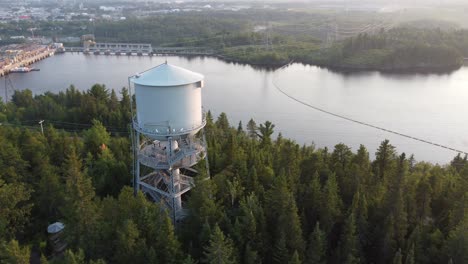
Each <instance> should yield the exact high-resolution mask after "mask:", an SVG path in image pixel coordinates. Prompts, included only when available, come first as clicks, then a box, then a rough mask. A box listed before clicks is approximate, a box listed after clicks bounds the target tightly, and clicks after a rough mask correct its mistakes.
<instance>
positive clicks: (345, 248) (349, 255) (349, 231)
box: [340, 213, 360, 264]
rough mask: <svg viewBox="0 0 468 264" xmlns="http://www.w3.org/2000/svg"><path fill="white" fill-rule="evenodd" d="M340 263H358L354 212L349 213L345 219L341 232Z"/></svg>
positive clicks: (357, 242) (357, 241)
mask: <svg viewBox="0 0 468 264" xmlns="http://www.w3.org/2000/svg"><path fill="white" fill-rule="evenodd" d="M340 255H341V263H348V264H355V263H360V259H359V255H360V254H359V240H358V234H357V232H356V223H355V216H354V213H351V214H350V215H349V216H348V219H347V220H346V224H345V226H344V230H343V234H342V236H341V240H340Z"/></svg>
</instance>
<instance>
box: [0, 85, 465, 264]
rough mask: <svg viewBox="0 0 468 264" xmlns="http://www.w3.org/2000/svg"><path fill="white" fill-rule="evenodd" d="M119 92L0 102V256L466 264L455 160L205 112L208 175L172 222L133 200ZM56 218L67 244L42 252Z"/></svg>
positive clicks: (4, 259) (125, 109) (125, 104)
mask: <svg viewBox="0 0 468 264" xmlns="http://www.w3.org/2000/svg"><path fill="white" fill-rule="evenodd" d="M130 100H131V99H130V97H129V95H128V93H127V90H126V89H122V91H121V94H120V96H117V95H116V94H115V92H113V91H111V92H109V91H108V90H107V89H106V88H105V87H104V86H102V85H94V86H93V87H92V88H91V89H90V90H88V91H85V92H81V91H77V90H76V89H74V88H73V87H71V88H69V89H67V90H66V91H64V92H60V93H58V94H53V93H45V94H41V95H35V96H33V95H32V93H31V91H29V90H24V91H16V92H15V93H14V95H13V97H12V98H11V101H10V102H8V103H6V104H5V103H0V123H1V125H0V262H1V263H29V261H30V260H31V261H33V263H39V262H40V263H78V264H82V263H100V264H102V263H181V264H182V263H186V264H188V263H210V264H211V263H213V264H214V263H246V264H247V263H278V264H284V263H294V264H296V263H305V264H309V263H310V264H312V263H395V264H403V263H408V264H409V263H428V264H429V263H466V262H467V259H468V243H466V242H467V241H468V217H467V214H466V212H467V209H468V208H467V206H468V200H467V199H468V196H467V195H468V161H467V158H466V157H462V156H460V155H458V156H456V157H454V159H453V161H452V162H451V163H450V164H446V165H434V164H431V163H427V162H424V161H416V159H417V157H413V156H410V155H405V153H398V152H397V150H396V149H395V147H394V146H392V145H391V143H390V142H389V141H387V140H386V141H383V142H382V143H381V145H380V147H379V148H378V150H377V152H376V153H375V159H374V160H371V159H370V154H369V152H368V151H367V150H366V148H365V146H362V145H361V146H360V147H359V149H356V150H352V149H351V148H349V147H348V146H346V145H344V144H341V143H339V142H337V143H338V144H337V145H336V146H335V147H334V148H333V149H327V148H323V149H321V148H316V147H315V146H313V145H304V146H301V145H299V144H297V143H296V142H294V141H293V140H290V139H286V138H283V137H282V136H281V133H279V134H278V136H277V137H275V138H273V137H272V135H273V133H274V130H275V129H276V128H275V125H274V124H273V123H271V122H268V121H267V122H265V123H263V124H256V123H255V121H254V120H250V121H249V122H248V123H247V124H242V123H239V124H235V125H234V126H233V125H231V124H229V122H228V118H227V116H226V114H224V113H222V114H221V115H219V116H218V117H213V116H212V115H211V113H208V114H207V125H206V129H205V132H206V136H207V142H208V147H209V149H208V157H209V162H210V170H211V179H210V180H207V181H202V180H197V181H196V187H195V188H194V189H193V190H192V191H191V192H190V194H189V197H188V199H187V201H186V203H187V207H188V209H189V215H188V217H187V218H186V219H185V220H184V221H183V222H182V223H180V224H179V225H178V226H177V228H174V226H173V224H172V222H171V220H170V218H169V217H168V216H167V215H166V214H165V213H164V211H163V210H161V209H162V208H161V207H160V205H158V204H154V203H152V202H150V201H149V200H148V199H146V198H145V196H144V195H143V194H142V193H139V194H138V196H137V197H134V196H133V191H132V188H131V186H130V184H131V177H132V176H131V175H132V172H131V170H132V165H131V164H132V157H131V153H132V152H131V143H130V137H129V134H128V132H129V122H130ZM39 120H45V121H44V125H45V127H44V132H43V134H42V133H41V130H40V127H39V125H38V124H37V122H38V121H39ZM272 121H273V122H274V120H272ZM330 133H334V131H330ZM197 166H199V168H198V169H199V170H200V173H201V174H202V175H200V176H203V174H205V173H206V172H205V170H204V164H198V165H197ZM200 178H203V177H199V179H200ZM55 221H61V222H63V223H65V233H64V238H65V240H66V241H67V243H68V249H67V251H66V252H65V254H64V255H63V256H62V257H60V258H54V259H51V258H50V254H51V250H50V247H49V245H48V243H47V242H46V241H47V234H46V228H47V226H48V224H51V223H53V222H55Z"/></svg>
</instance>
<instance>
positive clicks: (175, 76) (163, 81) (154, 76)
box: [132, 62, 204, 87]
mask: <svg viewBox="0 0 468 264" xmlns="http://www.w3.org/2000/svg"><path fill="white" fill-rule="evenodd" d="M203 79H204V76H203V75H201V74H199V73H196V72H192V71H189V70H186V69H184V68H181V67H177V66H174V65H171V64H168V63H167V62H166V63H163V64H161V65H159V66H156V67H154V68H152V69H149V70H147V71H145V72H143V73H141V74H138V75H136V76H135V77H133V78H132V82H133V83H135V84H139V85H145V86H159V87H161V86H162V87H165V86H179V85H186V84H190V83H196V82H199V81H201V80H203Z"/></svg>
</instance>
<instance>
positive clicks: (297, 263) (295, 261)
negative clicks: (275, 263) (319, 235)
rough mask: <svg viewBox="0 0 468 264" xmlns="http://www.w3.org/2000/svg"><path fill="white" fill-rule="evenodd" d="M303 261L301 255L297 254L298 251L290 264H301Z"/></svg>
mask: <svg viewBox="0 0 468 264" xmlns="http://www.w3.org/2000/svg"><path fill="white" fill-rule="evenodd" d="M301 263H302V262H301V260H300V259H299V254H297V251H294V254H293V255H292V257H291V259H290V260H289V262H288V264H301Z"/></svg>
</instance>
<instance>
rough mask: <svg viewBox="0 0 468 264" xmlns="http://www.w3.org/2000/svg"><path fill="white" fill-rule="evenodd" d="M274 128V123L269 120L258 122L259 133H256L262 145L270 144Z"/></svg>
mask: <svg viewBox="0 0 468 264" xmlns="http://www.w3.org/2000/svg"><path fill="white" fill-rule="evenodd" d="M274 128H275V125H274V124H273V123H271V122H270V121H266V122H265V124H260V126H259V127H258V131H259V132H260V133H257V136H258V137H259V138H260V140H261V144H262V146H269V145H271V135H272V134H273V132H274V130H273V129H274Z"/></svg>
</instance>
